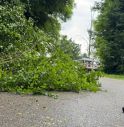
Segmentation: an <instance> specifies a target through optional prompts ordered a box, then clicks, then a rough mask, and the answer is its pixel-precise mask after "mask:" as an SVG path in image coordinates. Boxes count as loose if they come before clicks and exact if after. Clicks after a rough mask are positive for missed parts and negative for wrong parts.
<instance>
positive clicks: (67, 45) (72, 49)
mask: <svg viewBox="0 0 124 127" xmlns="http://www.w3.org/2000/svg"><path fill="white" fill-rule="evenodd" d="M58 46H59V48H60V49H61V50H62V51H63V52H64V53H65V54H68V55H69V56H70V57H71V58H72V59H73V60H76V59H79V56H80V45H79V44H76V43H75V42H74V41H72V40H71V39H68V38H67V36H62V37H61V40H60V42H59V43H58Z"/></svg>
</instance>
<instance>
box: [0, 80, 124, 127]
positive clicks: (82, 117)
mask: <svg viewBox="0 0 124 127" xmlns="http://www.w3.org/2000/svg"><path fill="white" fill-rule="evenodd" d="M101 83H102V89H103V90H102V91H100V92H97V93H90V92H81V93H80V94H77V93H71V92H61V93H56V94H58V96H59V98H58V99H53V98H50V97H46V96H20V95H14V94H8V93H0V127H124V113H122V107H123V106H124V80H114V79H107V78H102V79H101Z"/></svg>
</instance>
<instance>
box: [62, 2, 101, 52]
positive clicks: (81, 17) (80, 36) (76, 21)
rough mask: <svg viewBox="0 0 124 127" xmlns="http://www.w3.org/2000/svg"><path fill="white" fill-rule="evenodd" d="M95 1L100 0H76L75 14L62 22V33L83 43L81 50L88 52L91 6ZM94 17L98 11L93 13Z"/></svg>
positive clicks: (76, 41) (78, 42)
mask: <svg viewBox="0 0 124 127" xmlns="http://www.w3.org/2000/svg"><path fill="white" fill-rule="evenodd" d="M95 1H100V0H75V3H76V7H75V8H74V10H73V15H72V17H71V19H70V20H68V21H67V22H66V23H62V30H61V34H63V35H67V36H68V38H72V40H74V41H75V43H77V44H80V45H81V52H82V53H87V49H88V33H87V30H88V29H89V28H90V24H91V23H90V22H91V11H90V10H91V7H92V6H93V5H94V2H95ZM93 15H94V16H93V17H94V19H95V17H96V15H97V14H96V13H95V14H93Z"/></svg>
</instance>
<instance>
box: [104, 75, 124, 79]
mask: <svg viewBox="0 0 124 127" xmlns="http://www.w3.org/2000/svg"><path fill="white" fill-rule="evenodd" d="M104 77H107V78H113V79H121V80H124V74H123V75H115V74H104Z"/></svg>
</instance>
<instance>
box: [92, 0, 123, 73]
mask: <svg viewBox="0 0 124 127" xmlns="http://www.w3.org/2000/svg"><path fill="white" fill-rule="evenodd" d="M98 5H99V6H98ZM95 9H98V11H99V13H100V15H99V16H98V18H97V20H96V21H95V23H94V26H95V35H96V43H95V46H96V49H97V55H98V56H99V58H100V60H101V63H102V64H103V68H104V71H105V72H107V73H124V2H123V0H105V1H104V2H102V3H100V4H97V6H96V7H95Z"/></svg>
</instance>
